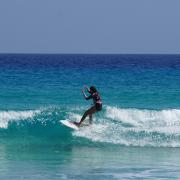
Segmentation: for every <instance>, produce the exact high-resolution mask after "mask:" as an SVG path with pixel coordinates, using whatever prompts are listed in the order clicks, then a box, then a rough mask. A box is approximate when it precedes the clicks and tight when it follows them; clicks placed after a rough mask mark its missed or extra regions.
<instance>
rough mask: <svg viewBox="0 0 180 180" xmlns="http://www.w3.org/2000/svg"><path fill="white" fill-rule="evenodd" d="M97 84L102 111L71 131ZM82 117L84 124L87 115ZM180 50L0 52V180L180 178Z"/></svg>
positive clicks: (90, 102)
mask: <svg viewBox="0 0 180 180" xmlns="http://www.w3.org/2000/svg"><path fill="white" fill-rule="evenodd" d="M83 85H87V86H91V85H94V86H96V88H97V90H98V91H99V93H100V95H101V97H102V101H103V109H102V111H101V112H98V113H96V114H95V115H94V116H93V125H92V126H91V127H89V126H85V127H83V128H81V129H80V130H79V131H75V130H72V129H70V128H68V127H65V126H64V125H62V124H61V123H60V120H65V119H70V120H72V121H79V120H80V118H81V116H82V115H83V113H84V111H85V110H86V109H88V108H89V107H91V105H92V101H91V100H89V101H86V100H84V98H83V95H82V93H81V89H82V87H83ZM85 123H88V119H87V120H86V122H85ZM179 170H180V55H147V54H146V55H125V54H124V55H78V54H74V55H73V54H72V55H66V54H54V55H51V54H1V55H0V179H3V180H6V179H15V180H19V179H26V180H30V179H33V180H34V179H43V180H47V179H52V180H54V179H180V171H179Z"/></svg>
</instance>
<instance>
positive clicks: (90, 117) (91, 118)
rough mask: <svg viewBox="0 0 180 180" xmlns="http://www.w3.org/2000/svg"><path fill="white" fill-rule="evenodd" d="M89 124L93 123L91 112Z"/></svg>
mask: <svg viewBox="0 0 180 180" xmlns="http://www.w3.org/2000/svg"><path fill="white" fill-rule="evenodd" d="M89 124H92V114H89Z"/></svg>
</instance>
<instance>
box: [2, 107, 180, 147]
mask: <svg viewBox="0 0 180 180" xmlns="http://www.w3.org/2000/svg"><path fill="white" fill-rule="evenodd" d="M86 108H87V107H71V108H68V107H66V108H61V107H48V108H40V109H36V110H28V111H1V112H0V119H1V122H0V140H1V141H2V140H3V139H6V140H7V138H8V140H9V139H11V140H12V139H13V138H15V137H16V138H17V137H18V138H22V137H23V138H24V139H25V141H26V140H27V141H29V139H31V140H32V139H33V140H34V141H36V140H37V139H38V140H39V142H48V143H55V144H82V145H83V144H84V143H86V144H92V143H93V144H96V145H101V144H106V145H112V144H116V145H123V146H141V147H144V146H152V147H180V109H167V110H147V109H134V108H133V109H124V108H118V107H114V106H106V107H105V108H104V110H103V111H102V112H100V113H97V114H96V115H95V117H94V124H93V125H92V126H91V127H89V126H85V127H83V128H81V129H80V130H79V131H73V130H71V129H69V128H67V127H65V126H63V125H62V124H61V123H60V122H59V120H61V119H70V120H72V121H79V119H80V118H81V115H82V113H83V112H84V109H86ZM85 123H87V121H86V122H85ZM50 139H51V141H50V142H49V140H50Z"/></svg>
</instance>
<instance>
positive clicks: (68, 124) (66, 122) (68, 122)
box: [60, 120, 79, 130]
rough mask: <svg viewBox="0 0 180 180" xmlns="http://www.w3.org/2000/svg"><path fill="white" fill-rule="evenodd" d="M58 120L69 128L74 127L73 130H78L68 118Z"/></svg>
mask: <svg viewBox="0 0 180 180" xmlns="http://www.w3.org/2000/svg"><path fill="white" fill-rule="evenodd" d="M60 122H61V123H62V124H64V125H65V126H67V127H69V128H72V129H75V130H79V127H77V126H76V125H75V124H74V123H73V122H71V121H68V120H60Z"/></svg>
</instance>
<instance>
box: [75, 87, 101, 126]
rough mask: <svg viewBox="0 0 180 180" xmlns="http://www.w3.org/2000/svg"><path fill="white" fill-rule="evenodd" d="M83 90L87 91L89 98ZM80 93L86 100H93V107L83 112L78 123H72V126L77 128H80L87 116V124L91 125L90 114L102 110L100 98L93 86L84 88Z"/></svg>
mask: <svg viewBox="0 0 180 180" xmlns="http://www.w3.org/2000/svg"><path fill="white" fill-rule="evenodd" d="M85 90H87V91H88V93H89V94H90V95H89V96H87V95H86V93H85ZM82 93H83V95H84V98H85V99H86V100H89V99H93V106H92V107H91V108H89V109H88V110H87V111H85V113H84V115H83V116H82V118H81V120H80V122H74V124H75V125H77V126H80V125H81V123H82V122H83V121H84V120H85V119H86V117H87V116H89V123H90V124H92V114H94V113H95V112H98V111H101V110H102V101H101V97H100V95H99V93H98V91H97V90H96V88H95V87H94V86H91V87H90V88H88V87H87V86H84V88H83V89H82Z"/></svg>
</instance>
